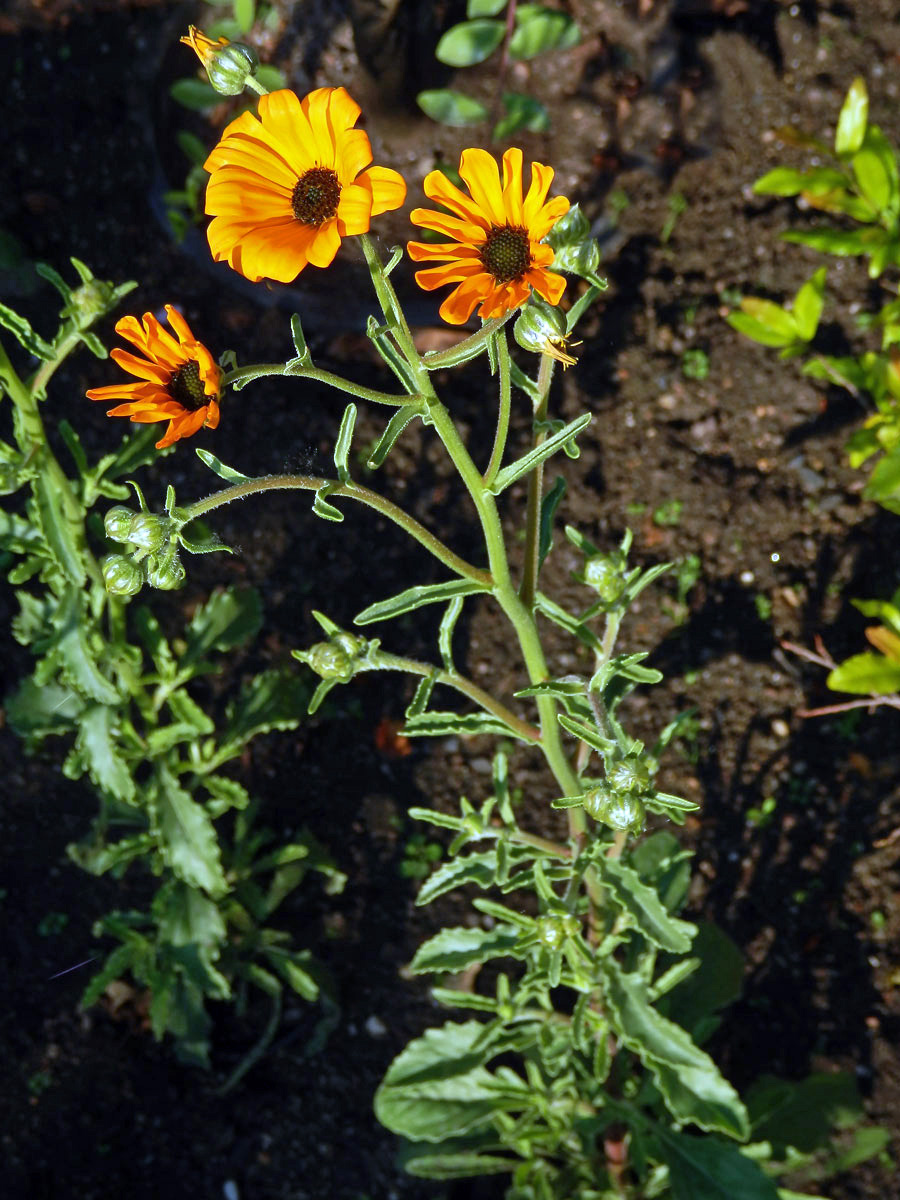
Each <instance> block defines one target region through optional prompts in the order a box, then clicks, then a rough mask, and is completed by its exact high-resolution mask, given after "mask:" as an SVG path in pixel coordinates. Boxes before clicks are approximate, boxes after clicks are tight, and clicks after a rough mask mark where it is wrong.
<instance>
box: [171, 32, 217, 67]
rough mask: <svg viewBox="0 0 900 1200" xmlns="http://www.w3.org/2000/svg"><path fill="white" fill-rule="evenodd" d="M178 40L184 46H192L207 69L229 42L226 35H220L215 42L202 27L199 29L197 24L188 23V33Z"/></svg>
mask: <svg viewBox="0 0 900 1200" xmlns="http://www.w3.org/2000/svg"><path fill="white" fill-rule="evenodd" d="M178 40H179V42H181V44H182V45H183V46H190V48H191V49H192V50H193V51H194V53H195V54H196V55H197V57H198V58H199V59H200V62H201V63H202V64H203V66H204V67H205V68H206V69H207V70H208V69H209V66H210V64H211V63H213V62H214V61H215V58H216V55H217V54H218V53H219V51H220V50H221V49H222V47H223V46H227V45H228V44H229V43H228V38H226V37H220V38H219V40H218V41H217V42H214V41H213V40H212V38H209V37H207V36H206V34H205V33H204V32H203V30H202V29H198V28H197V26H196V25H188V31H187V34H186V35H185V37H182V38H179V39H178Z"/></svg>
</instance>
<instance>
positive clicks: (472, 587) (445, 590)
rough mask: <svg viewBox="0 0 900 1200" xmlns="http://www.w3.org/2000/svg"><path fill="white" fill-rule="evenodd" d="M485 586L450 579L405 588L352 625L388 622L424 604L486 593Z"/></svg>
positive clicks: (372, 608) (356, 618) (467, 580)
mask: <svg viewBox="0 0 900 1200" xmlns="http://www.w3.org/2000/svg"><path fill="white" fill-rule="evenodd" d="M488 591H490V587H489V585H487V584H483V583H477V582H476V581H475V580H474V579H450V580H448V581H447V582H446V583H426V584H420V585H418V586H417V587H411V588H407V589H406V591H405V592H400V593H398V595H396V596H391V597H390V598H389V599H388V600H378V601H377V602H376V603H375V604H370V605H369V607H368V608H364V609H363V610H362V612H361V613H358V614H357V615H356V616H355V617H354V618H353V624H354V625H371V624H372V623H373V622H374V621H390V620H391V619H392V618H394V617H399V616H400V615H401V613H406V612H412V611H413V610H414V609H417V608H422V607H423V606H424V605H426V604H440V603H441V602H442V601H444V600H452V599H453V598H454V597H455V596H471V595H474V594H475V593H476V592H488Z"/></svg>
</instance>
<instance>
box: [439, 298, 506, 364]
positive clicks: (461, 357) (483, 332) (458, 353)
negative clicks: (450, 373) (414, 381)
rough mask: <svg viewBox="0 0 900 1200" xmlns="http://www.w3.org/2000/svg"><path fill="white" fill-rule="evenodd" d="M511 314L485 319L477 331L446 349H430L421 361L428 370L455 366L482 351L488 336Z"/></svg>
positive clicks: (500, 326)
mask: <svg viewBox="0 0 900 1200" xmlns="http://www.w3.org/2000/svg"><path fill="white" fill-rule="evenodd" d="M513 312H515V309H513ZM512 315H513V313H512V312H508V313H505V314H504V315H503V316H502V317H491V319H490V320H489V321H485V323H484V324H483V325H482V327H481V328H480V329H479V330H478V332H477V333H473V334H471V335H470V336H469V337H467V338H463V340H462V341H461V342H457V343H456V345H455V346H450V348H449V349H447V350H432V351H431V352H430V353H428V354H426V355H424V357H423V358H422V362H423V363H424V364H425V366H426V367H427V368H428V370H429V371H438V370H440V369H441V367H455V366H456V365H457V364H458V363H462V362H468V360H469V359H470V358H474V357H475V355H476V354H480V353H481V352H482V350H483V349H484V348H485V346H486V344H487V342H488V340H489V339H490V337H491V336H492V335H493V334H495V333H497V332H498V330H500V329H502V328H503V326H504V325H505V324H506V322H507V321H508V320H509V319H510V317H511V316H512Z"/></svg>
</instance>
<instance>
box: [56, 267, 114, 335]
mask: <svg viewBox="0 0 900 1200" xmlns="http://www.w3.org/2000/svg"><path fill="white" fill-rule="evenodd" d="M115 296H116V289H115V288H114V287H113V285H112V284H111V283H107V282H106V281H105V280H103V279H89V280H88V281H87V283H83V284H82V285H81V287H77V288H75V290H74V291H73V292H72V294H71V296H70V297H69V303H68V304H67V305H66V309H65V312H66V313H67V314H68V315H69V316H70V317H72V319H73V320H74V322H75V324H76V325H77V326H78V328H79V329H87V328H88V327H89V326H91V325H93V323H94V322H95V321H96V320H97V318H98V317H102V316H103V314H104V313H107V312H109V310H110V308H112V306H113V304H114V303H115Z"/></svg>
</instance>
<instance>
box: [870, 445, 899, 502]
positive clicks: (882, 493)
mask: <svg viewBox="0 0 900 1200" xmlns="http://www.w3.org/2000/svg"><path fill="white" fill-rule="evenodd" d="M898 494H900V444H898V445H896V446H894V447H893V448H892V449H891V450H890V451H889V453H887V454H885V455H884V457H883V458H881V459H880V460H879V461H878V463H877V464H876V466H875V469H874V471H873V472H872V474H871V475H870V476H869V481H868V483H867V484H866V486H865V489H864V490H863V495H864V496H865V498H866V499H867V500H877V501H878V502H879V503H881V504H883V503H884V502H885V501H886V500H892V499H894V498H895V497H896V496H897V495H898Z"/></svg>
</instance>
